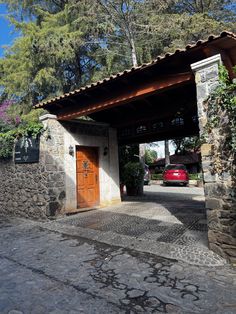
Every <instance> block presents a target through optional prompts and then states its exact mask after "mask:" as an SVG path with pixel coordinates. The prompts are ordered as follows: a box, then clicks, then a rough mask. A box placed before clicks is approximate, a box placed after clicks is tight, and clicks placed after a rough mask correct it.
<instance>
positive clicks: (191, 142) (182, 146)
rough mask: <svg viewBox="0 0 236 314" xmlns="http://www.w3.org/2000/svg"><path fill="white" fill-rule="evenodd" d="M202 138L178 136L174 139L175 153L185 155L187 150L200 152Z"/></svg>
mask: <svg viewBox="0 0 236 314" xmlns="http://www.w3.org/2000/svg"><path fill="white" fill-rule="evenodd" d="M201 142H202V141H201V139H200V138H199V136H192V137H184V138H176V139H174V140H172V144H174V146H175V154H180V155H184V154H185V153H187V152H195V153H196V152H198V151H199V150H200V147H201Z"/></svg>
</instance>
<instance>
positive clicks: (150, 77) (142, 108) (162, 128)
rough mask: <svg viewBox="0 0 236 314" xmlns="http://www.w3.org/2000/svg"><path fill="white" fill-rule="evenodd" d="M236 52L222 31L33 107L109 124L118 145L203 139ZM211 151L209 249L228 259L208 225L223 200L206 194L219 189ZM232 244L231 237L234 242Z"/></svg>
mask: <svg viewBox="0 0 236 314" xmlns="http://www.w3.org/2000/svg"><path fill="white" fill-rule="evenodd" d="M235 52H236V36H235V35H234V34H232V33H228V32H223V33H222V34H221V35H220V36H210V37H209V38H208V39H207V40H206V41H199V42H197V43H196V44H194V45H188V46H186V47H185V49H183V50H176V51H175V52H174V53H173V54H166V55H165V56H162V57H158V58H157V59H156V60H154V61H153V62H151V63H149V64H144V65H142V66H140V67H136V68H132V69H130V70H126V71H124V72H122V73H118V74H116V75H114V76H111V77H110V78H107V79H104V80H102V81H99V82H97V83H94V84H91V85H89V86H86V87H82V88H80V89H78V90H76V91H73V92H70V93H68V94H65V95H62V96H59V97H56V98H53V99H51V100H49V101H45V102H43V103H41V104H38V105H36V106H35V108H44V109H46V110H48V111H49V112H50V113H52V114H54V115H56V117H57V120H58V121H59V122H60V123H61V124H62V125H63V124H64V123H67V122H66V121H70V122H71V121H73V123H76V121H78V119H80V118H81V117H84V116H87V117H89V118H90V119H92V121H96V122H99V123H103V124H107V125H109V126H110V127H112V128H113V129H116V130H117V136H118V143H119V144H127V143H145V142H151V141H158V140H163V139H170V138H176V137H185V136H192V135H196V134H199V131H200V134H202V133H203V129H204V125H205V124H206V122H207V121H206V114H205V109H204V101H205V100H206V98H207V97H208V95H209V94H210V92H211V91H212V90H213V89H214V88H215V87H216V86H217V85H218V83H219V65H220V64H221V63H223V64H224V65H225V66H226V68H227V69H228V72H229V76H230V78H231V79H233V77H234V74H233V66H234V65H235V64H236V54H235ZM211 149H212V148H211V147H209V146H208V144H205V145H203V148H202V161H203V172H204V183H205V191H206V207H207V209H209V216H208V219H209V220H208V221H209V224H208V227H209V229H211V228H212V226H213V230H209V231H210V237H209V239H210V245H211V247H212V248H213V249H214V250H215V251H217V252H219V253H220V254H221V255H224V249H223V250H222V247H220V244H219V243H220V241H219V243H217V245H215V241H216V238H217V237H219V236H221V234H222V236H224V231H222V230H221V229H219V230H218V229H217V227H216V226H215V225H214V224H213V225H210V222H211V219H212V217H213V216H214V215H215V213H216V214H217V213H218V212H219V211H220V210H221V209H222V207H221V205H219V204H220V202H219V195H212V190H211V194H208V192H207V191H209V190H208V189H206V187H207V186H210V185H212V184H217V183H216V182H215V181H214V179H212V178H209V177H210V176H209V161H210V159H211V153H210V150H211ZM104 153H105V150H104ZM110 175H111V176H112V173H111V174H110ZM212 213H214V215H212ZM217 217H218V216H217ZM227 236H229V235H227ZM232 239H233V237H232V235H230V240H229V242H230V243H231V240H232ZM232 241H234V240H232ZM232 243H234V242H232ZM232 243H231V244H232ZM232 245H234V244H232Z"/></svg>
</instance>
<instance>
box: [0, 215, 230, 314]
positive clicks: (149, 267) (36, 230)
mask: <svg viewBox="0 0 236 314" xmlns="http://www.w3.org/2000/svg"><path fill="white" fill-rule="evenodd" d="M0 222H1V223H0V241H1V242H0V243H1V246H0V313H1V314H21V313H24V314H28V313H29V314H45V313H51V314H52V313H54V314H61V313H63V314H64V313H65V314H66V313H68V314H76V313H85V314H87V313H88V314H90V313H91V314H94V313H99V314H100V313H101V314H103V313H126V314H128V313H130V314H132V313H175V314H176V313H186V314H191V313H203V314H206V313H220V314H233V313H236V299H235V295H236V269H234V268H233V267H231V266H229V265H224V266H219V267H206V266H194V265H190V264H186V263H183V262H181V261H176V260H173V259H167V258H162V257H158V256H156V255H153V254H149V253H142V252H138V251H137V250H130V249H126V248H121V247H118V246H117V243H116V246H112V245H107V244H103V243H101V242H98V241H95V240H88V239H84V238H81V237H78V236H76V235H68V234H65V233H62V232H60V231H55V230H54V231H53V230H48V226H47V224H43V223H38V222H33V221H26V220H22V219H16V218H14V219H6V218H4V217H0ZM72 229H73V228H72ZM72 233H73V232H72Z"/></svg>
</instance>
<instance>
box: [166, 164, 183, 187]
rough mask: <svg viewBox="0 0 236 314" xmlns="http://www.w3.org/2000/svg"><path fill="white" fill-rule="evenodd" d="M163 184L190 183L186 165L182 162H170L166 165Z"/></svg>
mask: <svg viewBox="0 0 236 314" xmlns="http://www.w3.org/2000/svg"><path fill="white" fill-rule="evenodd" d="M162 178H163V184H165V185H170V184H180V185H184V186H186V185H187V184H188V183H189V175H188V171H187V169H186V167H185V166H184V165H182V164H169V165H167V166H166V167H165V169H164V172H163V175H162Z"/></svg>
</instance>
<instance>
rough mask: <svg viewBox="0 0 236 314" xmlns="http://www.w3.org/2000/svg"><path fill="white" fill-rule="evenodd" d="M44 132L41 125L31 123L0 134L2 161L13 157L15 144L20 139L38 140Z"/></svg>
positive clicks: (0, 157) (0, 156)
mask: <svg viewBox="0 0 236 314" xmlns="http://www.w3.org/2000/svg"><path fill="white" fill-rule="evenodd" d="M42 132H43V125H42V124H41V123H36V122H31V123H29V124H27V125H20V126H18V127H17V128H14V129H12V130H9V131H7V132H3V133H0V159H9V158H11V157H12V154H13V148H14V142H15V141H16V140H17V138H19V137H26V136H32V137H34V138H36V137H37V136H38V135H40V134H41V133H42Z"/></svg>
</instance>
